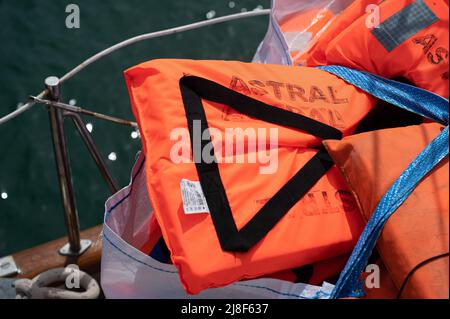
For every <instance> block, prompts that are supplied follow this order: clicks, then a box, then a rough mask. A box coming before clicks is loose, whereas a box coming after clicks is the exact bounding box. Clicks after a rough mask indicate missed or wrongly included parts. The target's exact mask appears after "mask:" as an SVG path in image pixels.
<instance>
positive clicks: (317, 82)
mask: <svg viewBox="0 0 450 319" xmlns="http://www.w3.org/2000/svg"><path fill="white" fill-rule="evenodd" d="M125 78H126V82H127V87H128V90H129V95H130V99H131V104H132V108H133V113H134V115H135V117H136V119H137V122H138V124H139V130H140V132H141V137H142V143H143V145H142V146H143V152H144V154H145V156H146V163H145V167H146V173H147V189H148V193H149V197H150V201H151V204H152V206H153V208H154V212H155V214H154V215H155V217H156V220H157V223H158V224H159V226H160V228H161V232H162V236H163V238H164V241H165V243H166V244H167V248H168V250H169V251H170V254H171V260H172V262H173V264H174V265H175V266H176V267H177V269H178V271H179V275H180V279H181V282H182V285H183V287H184V288H185V290H186V291H187V292H189V293H192V294H196V293H199V292H200V291H201V290H203V289H207V288H213V287H220V286H224V285H227V284H230V283H233V282H235V281H238V280H243V279H249V278H257V277H261V276H263V275H266V274H271V273H276V272H279V271H281V270H287V269H295V268H298V267H301V266H303V265H310V264H314V263H317V262H320V261H324V260H327V259H331V258H334V257H338V256H342V255H345V254H348V253H349V252H351V250H352V248H353V247H354V245H355V243H356V241H357V239H358V237H359V235H360V233H361V231H362V229H363V227H364V221H363V220H362V217H361V214H360V212H359V209H358V206H357V205H356V203H355V201H354V198H353V196H352V195H351V193H349V190H348V187H347V185H346V183H345V181H344V180H343V178H342V177H341V175H340V174H339V172H338V170H337V169H336V167H335V165H334V163H333V161H332V160H331V158H330V157H329V155H328V154H327V152H326V151H325V150H324V149H323V147H322V141H323V140H324V139H340V138H341V137H343V136H347V135H351V134H352V132H353V131H354V130H355V128H356V126H357V125H358V123H359V122H360V121H361V119H362V118H364V117H365V116H366V115H367V114H368V112H369V111H370V110H371V109H372V108H373V107H374V105H375V103H376V100H375V99H374V98H373V97H371V96H370V95H368V94H365V93H364V92H362V91H361V90H359V89H357V88H355V87H354V86H352V85H349V84H347V83H346V82H344V81H343V80H341V79H340V78H338V77H336V76H334V75H332V74H329V73H327V72H325V71H322V70H319V69H316V68H307V67H295V68H293V67H286V66H280V65H262V64H251V63H242V62H227V61H193V60H153V61H149V62H146V63H143V64H140V65H137V66H135V67H132V68H130V69H128V70H127V71H126V72H125ZM241 146H243V147H241ZM230 150H231V151H230ZM255 289H256V288H255Z"/></svg>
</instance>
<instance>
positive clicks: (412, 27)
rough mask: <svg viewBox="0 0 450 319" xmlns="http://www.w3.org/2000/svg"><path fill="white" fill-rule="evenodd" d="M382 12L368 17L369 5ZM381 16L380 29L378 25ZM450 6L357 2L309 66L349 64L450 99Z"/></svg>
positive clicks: (410, 0) (436, 1)
mask: <svg viewBox="0 0 450 319" xmlns="http://www.w3.org/2000/svg"><path fill="white" fill-rule="evenodd" d="M377 2H379V5H378V9H377V10H375V11H372V12H367V13H366V8H367V6H368V5H369V4H376V3H377ZM378 13H379V22H380V23H379V25H378V27H374V25H375V23H376V20H374V18H376V15H377V14H378ZM448 35H449V8H448V2H447V1H444V0H415V1H414V0H385V1H372V0H369V1H366V0H364V1H355V2H354V3H353V4H352V5H350V6H349V7H348V8H347V9H345V10H344V11H343V12H342V14H340V15H339V16H338V17H337V18H336V19H335V20H334V21H333V22H332V23H331V25H330V26H329V27H328V28H327V29H326V30H325V31H324V33H323V34H322V35H321V36H320V37H319V39H318V41H317V42H316V43H315V44H314V46H313V47H312V48H311V49H310V50H309V51H308V53H307V54H306V55H304V56H303V57H302V59H303V60H302V61H296V63H304V65H307V66H317V65H343V66H346V67H350V68H354V69H359V70H363V71H368V72H370V73H374V74H378V75H380V76H383V77H386V78H400V77H403V78H406V79H407V80H409V81H411V82H412V83H413V84H414V85H416V86H418V87H420V88H423V89H426V90H429V91H432V92H434V93H437V94H439V95H441V96H443V97H446V98H448V96H449V93H448V92H449V79H448V70H449V62H448V55H449V36H448Z"/></svg>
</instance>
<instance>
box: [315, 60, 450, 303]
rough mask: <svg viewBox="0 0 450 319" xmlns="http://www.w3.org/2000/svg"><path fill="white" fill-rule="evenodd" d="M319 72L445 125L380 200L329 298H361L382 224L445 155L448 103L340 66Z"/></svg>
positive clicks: (436, 96)
mask: <svg viewBox="0 0 450 319" xmlns="http://www.w3.org/2000/svg"><path fill="white" fill-rule="evenodd" d="M320 69H322V70H325V71H327V72H329V73H332V74H334V75H336V76H338V77H340V78H342V79H343V80H344V81H346V82H348V83H350V84H353V85H354V86H356V87H358V88H360V89H361V90H363V91H365V92H367V93H369V94H371V95H373V96H375V97H377V98H379V99H381V100H384V101H386V102H389V103H391V104H393V105H396V106H398V107H401V108H404V109H406V110H408V111H411V112H414V113H417V114H420V115H422V116H424V117H427V118H429V119H432V120H434V121H436V122H439V123H441V124H444V125H446V128H445V129H444V130H443V131H442V132H441V133H440V134H439V135H438V136H437V137H436V138H435V139H434V140H433V141H432V142H431V143H430V144H429V145H428V146H427V147H426V148H425V149H424V150H423V151H422V152H421V153H420V154H419V155H418V156H417V157H416V158H415V159H414V161H413V162H412V163H411V164H410V165H409V166H408V168H407V169H406V170H405V171H404V172H403V173H402V174H401V175H400V176H399V177H398V179H397V180H396V181H395V182H394V184H393V185H392V186H391V187H390V188H389V190H388V191H387V193H386V194H385V195H384V196H383V198H382V199H381V201H380V203H379V204H378V206H377V208H376V209H375V211H374V212H373V214H372V217H371V218H370V220H369V221H368V223H367V225H366V228H365V229H364V231H363V233H362V234H361V237H360V238H359V240H358V243H357V244H356V246H355V248H354V250H353V252H352V255H351V256H350V258H349V260H348V262H347V264H346V266H345V268H344V270H343V271H342V273H341V276H340V277H339V280H338V281H337V283H336V285H335V288H334V290H333V292H332V294H331V298H341V297H360V296H363V295H364V290H363V287H362V283H361V279H360V277H361V273H362V272H363V270H364V268H365V267H366V265H367V261H368V259H369V257H370V255H371V254H372V250H373V248H374V247H375V244H376V241H377V239H378V237H379V236H380V233H381V230H382V229H383V226H384V224H385V223H386V221H387V220H388V218H389V217H390V216H391V215H392V214H393V213H394V212H395V210H396V209H397V208H398V207H399V206H400V205H401V204H402V203H403V202H404V201H405V200H406V198H408V196H409V195H410V194H411V192H412V191H413V190H414V188H415V187H416V185H417V184H418V183H419V182H420V181H421V180H422V178H423V177H424V176H425V175H426V174H427V173H428V172H430V171H431V170H432V169H433V168H434V167H435V166H436V165H437V164H438V163H439V162H440V161H441V160H442V159H443V158H444V157H446V156H447V155H448V148H449V145H448V143H449V127H448V114H449V113H448V100H447V99H444V98H442V97H440V96H438V95H436V94H434V93H431V92H428V91H426V90H423V89H419V88H416V87H414V86H411V85H407V84H403V83H400V82H396V81H392V80H387V79H385V78H382V77H379V76H377V75H373V74H370V73H367V72H361V71H357V70H353V69H349V68H346V67H341V66H324V67H320Z"/></svg>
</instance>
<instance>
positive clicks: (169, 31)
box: [0, 9, 270, 125]
mask: <svg viewBox="0 0 450 319" xmlns="http://www.w3.org/2000/svg"><path fill="white" fill-rule="evenodd" d="M267 14H270V9H261V10H259V9H258V10H253V11H249V12H240V13H235V14H230V15H227V16H223V17H218V18H215V19H211V20H205V21H200V22H194V23H191V24H187V25H184V26H179V27H175V28H170V29H166V30H161V31H156V32H151V33H146V34H142V35H138V36H136V37H133V38H130V39H127V40H125V41H122V42H120V43H117V44H115V45H113V46H111V47H109V48H107V49H105V50H103V51H101V52H99V53H97V54H95V55H94V56H92V57H90V58H89V59H87V60H85V61H84V62H82V63H81V64H79V65H78V66H76V67H75V68H73V69H72V70H71V71H69V72H68V73H66V74H65V75H64V76H63V77H62V78H61V79H60V83H63V82H65V81H67V80H69V79H70V78H72V77H73V76H74V75H76V74H78V73H79V72H80V71H81V70H83V69H84V68H86V67H87V66H88V65H90V64H92V63H94V62H96V61H98V60H100V59H101V58H103V57H105V56H107V55H109V54H111V53H113V52H115V51H117V50H119V49H122V48H124V47H127V46H129V45H131V44H134V43H137V42H141V41H144V40H149V39H154V38H158V37H163V36H167V35H172V34H177V33H180V32H184V31H189V30H194V29H199V28H203V27H206V26H210V25H214V24H218V23H223V22H228V21H233V20H239V19H244V18H250V17H256V16H261V15H267ZM47 93H48V92H47V90H45V91H43V92H41V94H39V95H38V96H37V97H38V98H40V99H43V98H45V96H46V95H47ZM35 104H36V102H35V101H29V102H28V103H26V104H25V105H24V106H22V107H21V108H19V109H17V110H15V111H14V112H11V113H10V114H8V115H5V116H4V117H2V118H0V125H2V124H5V123H6V122H9V121H10V120H12V119H14V118H15V117H17V116H19V115H21V114H22V113H24V112H26V111H28V110H29V109H31V107H32V106H34V105H35Z"/></svg>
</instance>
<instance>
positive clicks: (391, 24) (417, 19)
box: [372, 0, 439, 52]
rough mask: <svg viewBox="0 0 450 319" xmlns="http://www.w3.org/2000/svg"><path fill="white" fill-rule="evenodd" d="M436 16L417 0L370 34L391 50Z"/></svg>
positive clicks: (429, 23)
mask: <svg viewBox="0 0 450 319" xmlns="http://www.w3.org/2000/svg"><path fill="white" fill-rule="evenodd" d="M438 20H439V19H438V17H436V15H435V14H434V12H433V11H431V9H430V8H429V7H428V6H427V5H426V4H425V3H424V2H423V0H417V1H415V2H413V3H411V4H410V5H408V6H406V7H405V8H403V9H402V10H400V11H399V12H397V13H396V14H394V15H393V16H391V17H390V18H389V19H387V20H386V21H384V22H383V23H381V24H380V26H379V28H374V29H373V30H372V34H373V35H374V36H375V37H376V38H377V40H378V41H380V43H381V44H382V45H383V46H384V48H385V49H386V50H387V51H388V52H391V51H392V50H394V49H395V48H396V47H397V46H399V45H400V44H401V43H403V42H404V41H405V40H407V39H408V38H410V37H411V36H413V35H414V34H416V33H417V32H419V31H422V30H423V29H425V28H426V27H428V26H430V25H431V24H433V23H435V22H436V21H438Z"/></svg>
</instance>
